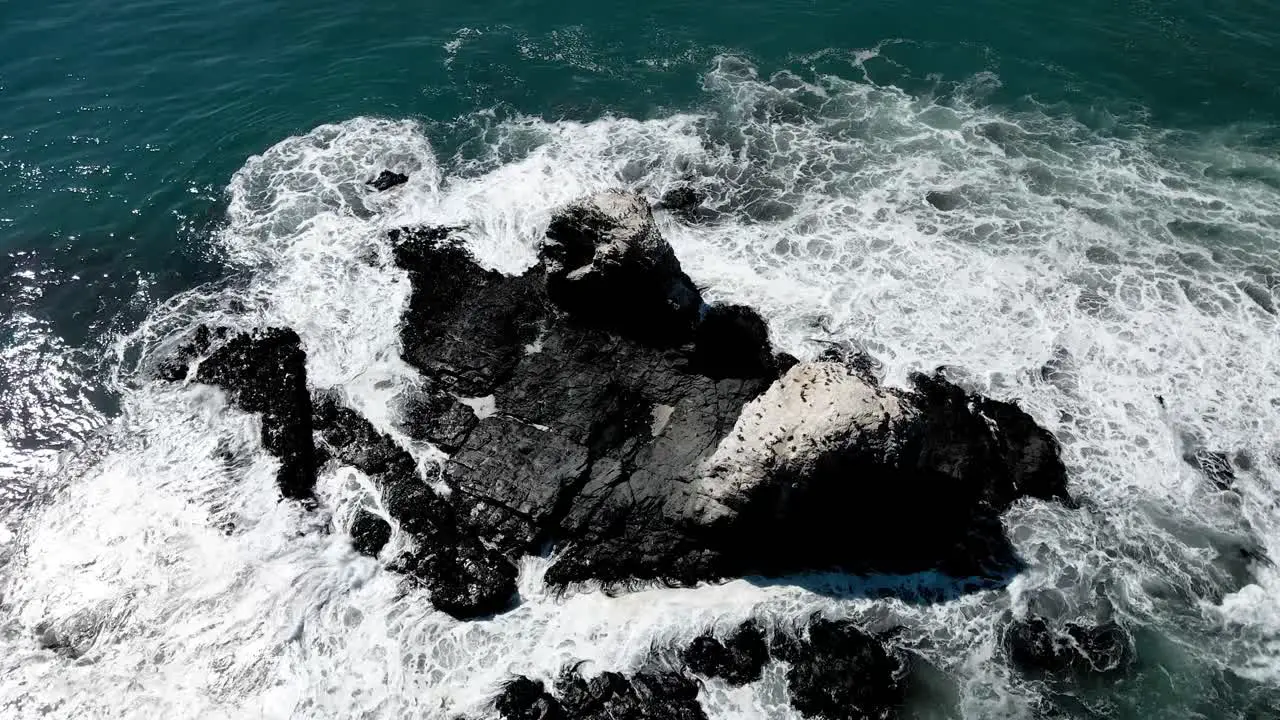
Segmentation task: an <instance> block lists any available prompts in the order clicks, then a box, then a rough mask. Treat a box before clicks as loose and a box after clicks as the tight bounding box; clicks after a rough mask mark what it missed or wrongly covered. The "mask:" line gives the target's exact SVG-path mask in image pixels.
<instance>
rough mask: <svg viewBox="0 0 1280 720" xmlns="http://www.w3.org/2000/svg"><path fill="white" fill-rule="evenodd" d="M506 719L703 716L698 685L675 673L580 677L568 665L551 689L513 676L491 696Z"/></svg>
mask: <svg viewBox="0 0 1280 720" xmlns="http://www.w3.org/2000/svg"><path fill="white" fill-rule="evenodd" d="M494 708H495V709H496V710H497V711H498V715H499V717H501V718H504V720H704V719H705V718H706V717H707V715H706V713H705V712H703V710H702V706H701V705H700V704H699V703H698V685H697V683H696V682H694V681H693V680H692V679H690V678H688V677H685V676H684V675H680V674H677V673H669V672H640V673H636V674H634V675H630V676H627V675H621V674H619V673H614V672H606V673H602V674H600V675H598V676H596V677H593V678H591V679H586V678H584V677H583V676H582V675H581V674H580V673H579V672H578V670H577V669H567V670H566V671H565V672H563V673H561V676H560V677H559V678H558V679H557V680H556V684H555V691H554V693H552V692H548V691H547V689H546V686H545V685H544V684H543V683H542V682H540V681H537V680H530V679H529V678H526V677H516V678H513V679H512V680H511V681H509V682H508V683H507V684H506V686H505V687H504V688H503V689H502V692H501V693H500V694H499V695H498V697H497V698H496V699H495V700H494Z"/></svg>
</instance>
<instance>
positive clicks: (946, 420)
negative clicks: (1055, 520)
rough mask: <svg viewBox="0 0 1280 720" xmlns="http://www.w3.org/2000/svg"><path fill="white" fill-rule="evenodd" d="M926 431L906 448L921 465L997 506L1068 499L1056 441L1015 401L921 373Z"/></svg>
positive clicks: (918, 382) (918, 394)
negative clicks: (1022, 500)
mask: <svg viewBox="0 0 1280 720" xmlns="http://www.w3.org/2000/svg"><path fill="white" fill-rule="evenodd" d="M912 382H913V383H914V385H915V398H916V405H917V406H918V407H919V408H920V410H921V414H922V416H923V418H924V419H925V421H924V423H923V424H922V425H921V430H922V432H921V433H920V435H918V436H917V437H915V438H912V440H913V441H914V442H913V444H912V445H911V446H910V447H909V448H908V449H907V450H906V451H905V453H904V454H905V455H906V456H908V457H912V459H913V461H914V464H915V465H916V466H917V467H922V466H923V467H932V468H935V469H937V470H939V471H941V472H943V473H945V474H947V475H949V476H950V477H952V478H954V479H956V480H957V481H959V483H960V484H961V485H963V486H966V487H967V488H968V489H970V490H971V491H973V492H974V493H975V494H977V495H978V496H980V497H981V498H982V499H983V500H984V501H986V502H987V503H988V504H990V505H991V506H992V507H994V508H996V509H997V510H1000V511H1003V510H1005V509H1007V508H1008V507H1009V506H1010V505H1011V504H1013V502H1014V501H1016V500H1018V499H1019V498H1022V497H1032V498H1039V499H1041V500H1060V501H1064V502H1068V503H1070V497H1069V496H1068V494H1067V471H1066V467H1065V466H1064V465H1063V464H1062V460H1061V457H1060V450H1059V447H1058V441H1057V440H1056V439H1055V438H1054V437H1053V434H1052V433H1050V432H1049V431H1048V430H1045V429H1044V428H1042V427H1040V426H1039V425H1037V424H1036V422H1035V420H1033V419H1032V418H1031V416H1030V415H1028V414H1027V413H1026V412H1024V411H1023V410H1022V409H1021V408H1019V407H1018V406H1017V405H1014V404H1013V403H1007V402H1000V401H998V400H991V399H990V398H985V397H982V396H980V395H975V394H972V393H967V392H965V391H964V390H961V389H960V388H959V387H956V386H955V385H954V384H952V383H949V382H947V381H946V380H943V379H942V378H940V377H938V376H926V375H921V374H917V375H915V376H913V377H912Z"/></svg>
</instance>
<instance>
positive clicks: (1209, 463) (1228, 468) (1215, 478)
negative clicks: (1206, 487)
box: [1182, 448, 1236, 490]
mask: <svg viewBox="0 0 1280 720" xmlns="http://www.w3.org/2000/svg"><path fill="white" fill-rule="evenodd" d="M1182 461H1183V462H1185V463H1187V464H1188V465H1190V466H1191V467H1193V468H1195V469H1196V470H1199V471H1200V473H1201V474H1203V475H1204V476H1205V477H1206V478H1208V479H1209V482H1212V483H1213V484H1214V486H1216V487H1217V488H1218V489H1219V490H1230V489H1231V487H1232V486H1233V485H1234V484H1235V481H1236V471H1235V468H1233V467H1232V465H1231V458H1230V457H1228V456H1227V454H1226V453H1224V452H1219V451H1215V450H1209V449H1206V448H1195V449H1194V450H1189V451H1188V452H1186V453H1184V454H1183V456H1182Z"/></svg>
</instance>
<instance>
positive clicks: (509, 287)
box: [159, 192, 1067, 617]
mask: <svg viewBox="0 0 1280 720" xmlns="http://www.w3.org/2000/svg"><path fill="white" fill-rule="evenodd" d="M455 230H456V229H455V228H420V229H416V230H401V231H395V232H393V233H392V240H393V242H394V243H395V248H394V258H395V262H396V263H397V265H399V266H400V267H402V268H404V269H405V270H407V272H408V275H409V279H410V281H411V284H412V293H411V296H410V299H409V303H408V307H407V309H406V311H405V314H404V317H403V323H402V329H401V342H402V348H403V354H404V358H405V360H406V361H407V362H409V363H410V364H411V365H413V366H414V367H416V368H417V369H418V370H419V371H420V372H421V375H422V382H421V386H420V387H418V388H417V389H416V390H415V391H414V392H412V393H410V394H409V396H408V397H407V398H406V399H405V402H404V403H403V404H402V406H401V408H400V410H401V413H400V414H401V416H402V421H401V422H402V427H403V428H404V430H405V431H406V432H407V433H408V434H409V435H411V436H412V437H415V438H420V439H426V440H429V441H431V442H433V443H436V444H437V446H438V447H440V448H441V449H443V450H445V451H446V452H448V453H451V456H450V457H449V459H448V460H447V461H446V462H445V463H444V466H443V468H442V469H441V470H442V472H441V474H440V476H439V482H440V483H443V485H446V486H447V489H446V488H441V490H440V491H439V492H437V490H436V489H435V488H433V487H431V486H429V485H428V484H427V483H425V482H424V481H423V479H422V477H421V475H420V474H419V473H418V469H417V467H416V464H415V463H414V461H413V459H412V457H411V456H409V454H408V453H407V452H405V451H404V450H403V449H402V448H400V447H399V446H398V445H397V444H396V443H395V442H394V441H393V440H392V439H391V438H389V437H387V436H386V435H383V434H381V433H380V432H377V431H376V430H375V429H374V428H373V427H372V426H371V425H370V424H369V423H368V422H367V421H366V420H364V419H363V418H361V417H360V416H359V415H358V414H356V413H354V412H353V411H351V410H350V409H348V408H345V407H343V406H342V405H341V403H339V402H337V401H336V400H335V399H334V398H332V397H328V396H325V397H320V398H318V399H317V400H316V403H315V408H314V430H315V432H317V433H318V434H319V437H320V438H321V439H322V441H323V443H322V445H323V448H322V451H323V452H324V453H325V454H327V455H328V456H329V457H332V458H334V459H336V460H338V461H340V462H343V463H346V464H350V465H352V466H354V467H356V468H358V469H360V470H361V471H362V472H364V473H365V474H367V475H368V476H369V477H370V478H372V479H373V482H374V484H375V485H376V486H377V487H378V490H379V492H380V494H381V499H382V505H383V507H384V508H385V509H386V511H387V513H388V514H389V515H390V517H391V519H392V520H393V521H394V522H395V523H396V524H397V525H398V526H399V527H400V528H401V529H402V530H403V531H405V532H406V533H407V534H408V535H409V536H410V537H411V538H412V539H413V541H414V542H413V543H410V544H411V545H413V546H415V549H413V550H411V551H409V552H408V553H406V554H402V555H400V556H399V557H397V558H395V559H394V560H393V561H392V567H394V568H397V569H399V570H402V571H404V572H406V573H408V574H410V575H411V576H413V577H414V578H416V579H417V580H419V581H421V582H422V583H423V584H425V585H426V586H427V587H428V588H429V590H430V592H431V595H432V601H433V603H435V605H436V606H437V607H438V608H440V609H441V610H444V611H445V612H449V613H451V614H454V615H456V616H458V617H474V616H477V615H482V614H487V613H492V612H498V611H501V610H502V609H504V608H506V607H508V606H509V604H510V603H511V602H512V599H513V598H514V593H515V577H516V563H517V562H518V560H519V558H520V557H521V556H522V555H524V554H528V553H538V552H545V551H547V550H548V549H550V550H551V551H553V552H554V562H553V563H552V565H551V567H550V568H549V569H548V571H547V573H546V576H545V578H546V580H547V582H549V583H550V584H552V585H556V586H564V585H568V584H572V583H578V582H596V583H603V584H605V585H609V586H617V585H625V584H628V583H633V582H637V581H648V580H659V581H664V582H669V583H677V584H692V583H696V582H700V581H704V580H713V579H719V578H724V577H734V576H750V575H771V576H778V575H786V574H790V573H796V572H800V571H807V570H825V569H844V570H848V571H854V572H895V573H907V572H917V571H923V570H942V571H944V572H949V573H952V574H954V575H957V576H963V577H969V576H975V575H986V576H993V575H995V576H999V574H1000V573H1001V572H1003V571H1005V570H1007V569H1008V568H1010V567H1012V566H1014V565H1015V564H1016V559H1015V558H1014V556H1013V553H1012V550H1011V548H1010V547H1009V544H1008V542H1007V540H1006V539H1005V537H1004V535H1003V529H1002V527H1001V525H1000V522H999V514H1000V513H1001V512H1003V511H1004V510H1005V509H1007V508H1008V507H1009V506H1010V505H1011V504H1012V503H1013V502H1015V501H1017V500H1019V499H1020V498H1025V497H1035V498H1042V499H1064V500H1065V499H1067V496H1066V489H1065V472H1064V470H1063V466H1062V463H1061V461H1060V459H1059V457H1058V447H1057V444H1056V442H1055V441H1054V439H1053V437H1052V436H1051V435H1050V434H1049V433H1048V432H1046V431H1045V430H1044V429H1043V428H1040V427H1038V426H1037V425H1036V424H1035V423H1034V422H1033V421H1032V419H1031V418H1030V417H1029V416H1028V415H1027V414H1026V413H1024V412H1022V411H1021V410H1019V409H1018V408H1017V407H1016V406H1014V405H1012V404H1009V403H1002V402H997V401H993V400H990V399H987V398H982V397H980V396H976V395H972V394H969V393H966V392H965V391H963V390H961V389H960V388H958V387H956V386H955V385H953V384H951V383H950V382H948V381H947V380H945V379H944V378H943V377H941V376H934V377H927V376H917V377H915V378H914V379H913V385H912V387H910V388H906V389H899V388H888V387H883V386H881V385H880V383H879V382H878V381H877V380H876V379H875V377H874V376H873V375H872V374H871V372H870V370H871V369H873V368H874V363H872V362H869V361H868V359H867V358H866V357H865V356H860V355H857V354H853V355H848V356H839V354H838V353H837V354H834V355H830V356H824V358H823V359H822V360H820V361H818V362H810V363H799V364H798V363H797V362H796V360H795V359H794V358H792V357H789V356H786V355H782V354H777V353H775V352H774V351H773V349H772V347H771V346H770V343H769V337H768V328H767V326H766V324H765V323H764V321H763V319H761V318H760V316H759V315H758V314H757V313H756V312H755V311H753V310H752V309H750V308H748V307H745V306H740V305H726V304H717V305H710V306H708V305H706V304H705V303H703V302H702V300H701V297H700V295H699V292H698V290H697V288H696V287H694V285H693V283H692V281H691V280H690V279H689V277H688V276H687V275H686V274H685V273H684V272H683V270H682V269H681V267H680V263H679V261H678V260H677V259H676V257H675V254H674V252H673V251H672V249H671V247H670V246H669V245H667V243H666V242H665V241H664V240H663V239H662V236H661V235H660V233H659V232H658V230H657V227H656V225H655V224H654V221H653V217H652V214H651V211H650V210H649V207H648V205H647V203H645V201H644V200H643V199H642V198H640V197H638V196H636V195H633V194H629V193H622V192H605V193H600V194H597V195H594V196H592V197H589V198H586V199H584V200H582V201H579V202H576V203H573V204H570V205H569V206H567V207H564V208H561V209H559V210H558V211H557V212H556V213H554V215H553V217H552V219H551V222H550V225H549V228H548V230H547V242H546V243H545V244H544V245H543V247H542V249H541V251H540V254H539V262H538V264H536V265H535V266H534V267H532V268H530V269H529V270H528V271H526V272H524V273H523V274H521V275H518V276H509V275H503V274H501V273H498V272H495V271H492V270H486V269H484V268H482V267H480V266H479V265H478V264H477V263H476V262H475V261H474V259H473V258H472V257H471V255H470V253H469V252H468V251H467V250H466V249H465V248H464V247H463V246H462V245H460V244H459V243H457V242H455V241H454V240H452V236H453V235H454V233H455ZM191 367H194V368H195V375H194V379H195V380H197V381H199V382H211V383H215V384H218V385H221V386H223V387H225V388H227V391H228V394H229V396H230V397H231V398H232V400H233V401H234V402H236V403H237V404H238V405H239V406H241V407H243V408H245V409H247V410H250V411H254V412H261V413H263V441H264V445H265V446H266V447H267V449H268V450H270V451H271V452H273V453H274V454H276V455H277V456H278V457H280V458H281V461H282V462H281V465H282V467H281V475H280V485H281V489H282V491H283V492H284V493H285V494H286V496H289V497H308V496H309V495H310V492H311V487H312V486H313V484H314V479H315V472H316V465H317V457H316V456H317V450H316V448H315V446H314V443H313V440H312V435H313V415H312V409H311V405H310V402H309V400H308V396H307V389H306V374H305V373H306V368H305V354H304V353H303V352H302V349H301V345H300V342H299V340H298V337H297V335H296V334H294V333H293V332H292V331H289V330H279V329H269V330H261V331H255V332H253V333H245V334H241V335H236V336H229V334H228V333H225V332H212V331H209V330H208V329H203V330H201V332H199V333H197V334H196V338H195V339H194V340H193V341H192V342H191V343H188V345H187V346H185V347H184V349H183V350H182V351H180V352H179V353H178V355H177V356H176V357H175V358H174V359H173V361H172V362H170V363H168V364H166V365H165V366H163V367H162V368H161V370H160V373H159V374H160V375H161V376H162V377H168V378H170V379H179V378H182V377H186V376H187V374H188V373H189V371H190V368H191ZM360 528H361V529H360V533H359V535H358V536H356V535H355V534H354V533H353V539H354V540H355V542H356V543H357V547H359V548H361V550H362V552H366V553H369V554H376V553H377V552H379V550H380V548H381V546H382V545H384V544H385V543H386V539H385V536H387V535H389V532H387V528H382V527H380V526H378V525H377V523H375V522H374V521H373V520H371V519H368V518H366V519H364V521H363V522H362V523H361V524H360ZM904 529H918V531H916V530H910V531H905V532H904Z"/></svg>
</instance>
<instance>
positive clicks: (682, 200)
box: [658, 183, 707, 210]
mask: <svg viewBox="0 0 1280 720" xmlns="http://www.w3.org/2000/svg"><path fill="white" fill-rule="evenodd" d="M706 199H707V196H706V194H705V193H703V192H702V191H701V190H699V189H698V188H697V187H696V186H694V185H692V184H690V183H681V184H679V185H676V186H675V187H673V188H671V189H670V190H667V191H666V192H664V193H662V199H661V200H659V201H658V207H660V208H662V209H663V210H688V209H690V208H695V207H697V206H699V205H701V204H702V203H703V202H705V201H706Z"/></svg>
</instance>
